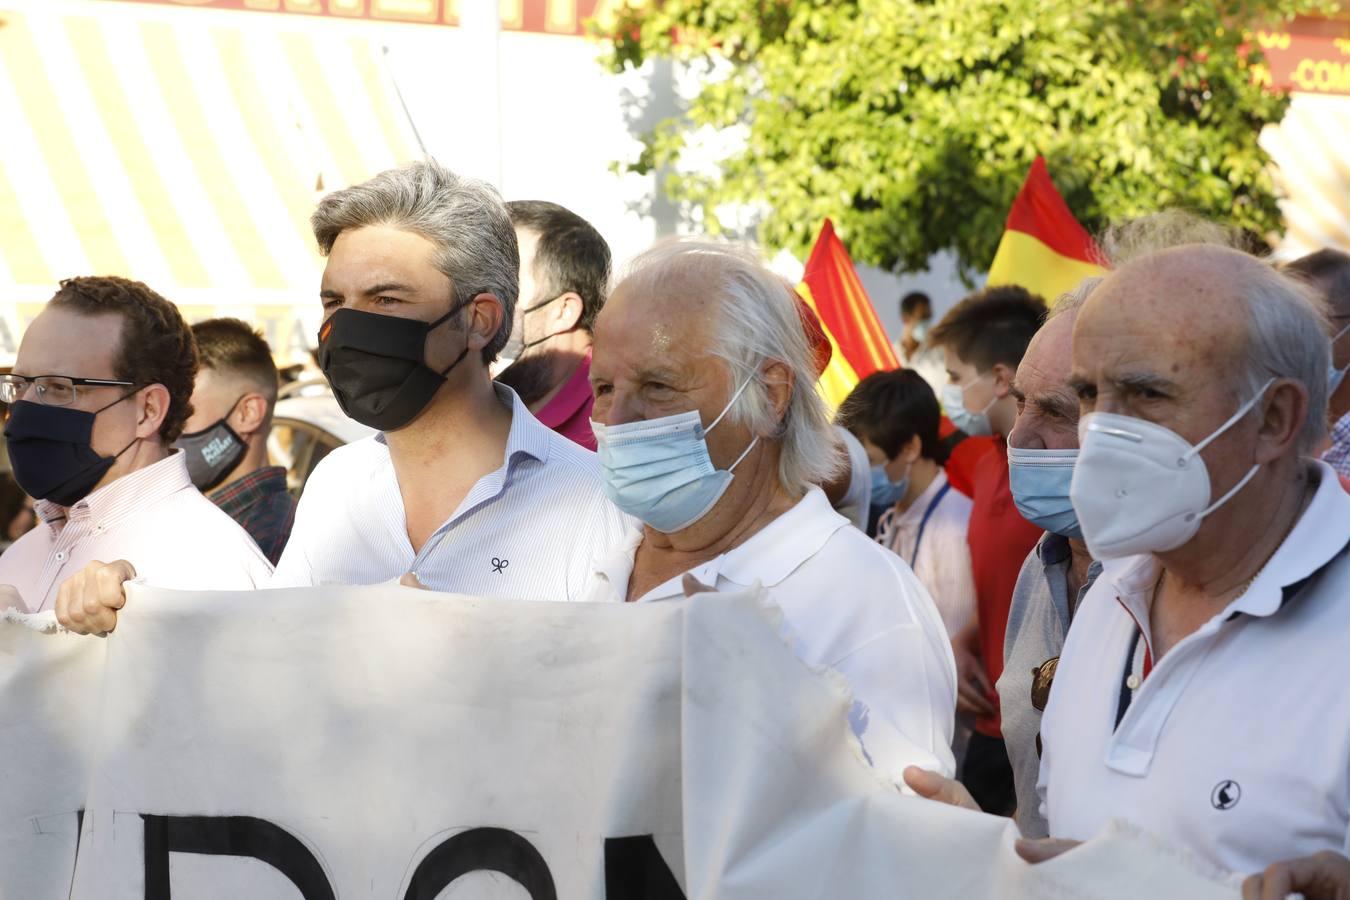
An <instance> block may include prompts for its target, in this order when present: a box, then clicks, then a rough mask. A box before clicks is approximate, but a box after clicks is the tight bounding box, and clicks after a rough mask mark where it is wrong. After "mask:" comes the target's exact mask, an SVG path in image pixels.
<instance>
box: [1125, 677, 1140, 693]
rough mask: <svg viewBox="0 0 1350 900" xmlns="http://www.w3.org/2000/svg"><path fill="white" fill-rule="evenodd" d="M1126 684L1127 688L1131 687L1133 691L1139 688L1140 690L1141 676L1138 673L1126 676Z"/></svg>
mask: <svg viewBox="0 0 1350 900" xmlns="http://www.w3.org/2000/svg"><path fill="white" fill-rule="evenodd" d="M1125 686H1126V687H1127V688H1129V689H1130V690H1132V691H1137V690H1139V676H1138V675H1131V676H1130V677H1129V678H1126V679H1125Z"/></svg>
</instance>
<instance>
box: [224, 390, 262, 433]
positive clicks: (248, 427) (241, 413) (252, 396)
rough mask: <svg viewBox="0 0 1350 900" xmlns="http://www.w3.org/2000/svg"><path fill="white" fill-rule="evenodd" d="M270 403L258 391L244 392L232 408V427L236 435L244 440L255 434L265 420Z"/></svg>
mask: <svg viewBox="0 0 1350 900" xmlns="http://www.w3.org/2000/svg"><path fill="white" fill-rule="evenodd" d="M270 406H271V403H270V402H269V401H268V399H267V398H266V397H264V396H263V395H262V394H258V393H249V394H245V395H244V396H243V397H241V398H239V405H238V406H236V407H235V408H234V415H233V416H231V418H233V419H234V424H233V426H232V427H233V428H234V430H235V432H237V433H238V435H239V436H240V437H242V438H244V439H245V440H247V439H248V438H249V437H250V436H252V435H254V434H257V433H258V432H259V431H261V430H262V427H263V425H264V424H266V422H267V411H268V407H270Z"/></svg>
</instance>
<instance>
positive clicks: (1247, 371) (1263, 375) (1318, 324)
mask: <svg viewBox="0 0 1350 900" xmlns="http://www.w3.org/2000/svg"><path fill="white" fill-rule="evenodd" d="M1253 268H1254V269H1256V271H1254V272H1253V274H1252V275H1250V276H1246V275H1244V277H1243V279H1242V287H1241V293H1242V300H1243V302H1245V303H1246V304H1247V313H1248V315H1249V316H1250V319H1249V322H1250V324H1249V326H1248V331H1247V353H1246V361H1245V365H1244V366H1243V371H1242V372H1241V375H1240V377H1241V382H1240V384H1241V386H1242V390H1241V395H1240V396H1241V397H1242V398H1243V399H1244V400H1246V399H1249V398H1251V397H1254V396H1256V394H1258V393H1259V392H1260V391H1261V388H1262V387H1263V386H1264V385H1265V383H1266V382H1267V381H1269V380H1270V379H1271V377H1272V376H1273V377H1277V378H1289V379H1292V380H1294V381H1297V382H1299V383H1300V384H1302V385H1303V386H1304V388H1306V389H1307V391H1308V419H1307V421H1306V422H1304V423H1303V433H1302V434H1301V435H1299V441H1298V450H1299V454H1300V455H1303V456H1307V455H1308V454H1310V453H1312V451H1313V450H1314V449H1315V448H1316V447H1317V445H1318V444H1319V443H1321V441H1322V438H1323V437H1324V436H1325V435H1326V432H1327V404H1328V402H1329V400H1330V397H1329V396H1328V395H1329V388H1330V385H1329V384H1328V383H1327V369H1328V368H1330V367H1331V341H1329V340H1328V339H1327V313H1326V302H1325V301H1324V300H1323V299H1322V298H1321V297H1320V296H1319V295H1318V294H1317V292H1316V291H1314V290H1312V289H1311V288H1310V287H1308V286H1307V285H1305V284H1303V283H1301V282H1299V281H1297V280H1296V279H1294V278H1290V277H1289V276H1288V275H1284V274H1282V273H1280V272H1278V271H1276V270H1275V268H1274V267H1273V266H1270V265H1269V264H1267V263H1265V262H1261V264H1260V267H1259V269H1257V268H1256V267H1253Z"/></svg>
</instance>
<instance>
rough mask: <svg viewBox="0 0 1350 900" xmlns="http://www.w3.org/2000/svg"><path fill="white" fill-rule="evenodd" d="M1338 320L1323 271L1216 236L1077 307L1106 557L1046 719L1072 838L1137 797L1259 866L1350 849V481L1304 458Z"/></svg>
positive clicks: (1164, 820) (1052, 825)
mask: <svg viewBox="0 0 1350 900" xmlns="http://www.w3.org/2000/svg"><path fill="white" fill-rule="evenodd" d="M1325 325H1326V322H1325V318H1324V315H1323V312H1322V309H1321V307H1320V305H1319V304H1318V302H1317V300H1316V299H1315V298H1314V297H1313V295H1312V294H1310V293H1308V292H1307V291H1306V289H1305V288H1303V287H1302V286H1300V285H1299V284H1297V283H1296V282H1294V281H1292V280H1290V279H1288V278H1287V277H1285V276H1283V275H1281V274H1279V273H1278V272H1276V271H1274V270H1273V269H1272V268H1271V267H1270V266H1268V265H1267V264H1265V263H1263V262H1261V261H1259V260H1257V259H1255V258H1253V257H1251V256H1248V255H1246V254H1243V253H1240V252H1237V251H1234V250H1229V249H1226V248H1221V247H1207V246H1186V247H1179V248H1175V249H1171V250H1166V251H1162V252H1159V253H1155V254H1151V255H1148V256H1145V257H1142V258H1140V259H1137V260H1135V261H1133V262H1131V263H1129V264H1127V265H1125V266H1123V267H1122V268H1120V269H1119V270H1117V271H1116V272H1115V273H1113V274H1112V275H1110V276H1108V277H1107V278H1106V280H1105V281H1104V282H1103V283H1102V285H1101V286H1100V287H1098V288H1097V289H1096V290H1094V291H1093V292H1092V294H1091V295H1090V296H1089V298H1088V300H1087V302H1086V303H1085V304H1084V306H1083V309H1082V311H1081V312H1080V313H1079V317H1078V321H1077V323H1076V325H1075V328H1074V333H1073V375H1072V378H1071V382H1072V383H1073V385H1074V388H1075V391H1076V393H1077V395H1078V397H1079V401H1080V407H1081V411H1082V413H1083V414H1084V418H1083V420H1082V423H1081V426H1080V431H1081V433H1082V435H1083V438H1082V447H1081V450H1080V453H1079V457H1078V461H1077V464H1076V467H1075V471H1074V475H1073V481H1072V485H1071V488H1070V494H1071V497H1072V501H1073V506H1074V509H1075V512H1076V514H1077V517H1078V520H1079V524H1080V526H1081V528H1082V531H1083V534H1084V537H1085V539H1086V542H1087V546H1088V549H1089V550H1090V551H1091V553H1092V555H1093V557H1094V558H1097V559H1101V560H1106V561H1107V562H1106V568H1105V570H1104V572H1103V573H1102V575H1101V577H1099V578H1098V580H1097V581H1096V583H1095V584H1094V585H1093V586H1092V588H1091V589H1090V590H1089V592H1088V594H1087V596H1086V597H1085V598H1084V600H1083V602H1082V604H1081V606H1080V608H1079V611H1078V614H1077V616H1076V617H1075V620H1074V625H1073V628H1072V629H1071V630H1070V632H1069V635H1068V638H1067V641H1066V643H1065V646H1064V650H1063V653H1062V654H1061V656H1060V661H1059V665H1058V670H1057V672H1056V673H1055V676H1054V690H1053V691H1052V692H1051V693H1050V696H1049V704H1048V706H1047V707H1046V710H1045V716H1044V718H1043V720H1042V723H1041V735H1042V738H1043V743H1044V756H1043V759H1042V764H1041V775H1040V784H1039V793H1040V795H1041V798H1042V800H1043V811H1044V812H1045V813H1046V815H1047V818H1048V820H1049V831H1050V834H1051V835H1052V836H1054V837H1055V838H1060V839H1071V840H1082V839H1086V838H1088V837H1091V836H1093V835H1095V834H1096V833H1098V832H1099V831H1100V830H1101V829H1102V828H1103V827H1104V826H1105V825H1106V823H1107V822H1108V821H1109V820H1111V819H1126V820H1129V821H1130V822H1133V823H1135V824H1136V825H1139V826H1141V827H1143V828H1144V829H1146V830H1148V831H1150V832H1152V833H1154V834H1157V835H1159V836H1161V837H1162V838H1164V839H1167V840H1170V841H1172V842H1174V843H1176V844H1178V845H1181V846H1184V847H1186V848H1188V849H1189V850H1191V851H1192V852H1194V853H1196V854H1198V855H1199V856H1201V857H1203V858H1205V859H1207V860H1209V861H1211V862H1212V863H1214V864H1216V865H1218V866H1221V867H1223V868H1225V869H1228V870H1230V871H1235V872H1248V873H1250V872H1259V871H1262V870H1263V869H1266V867H1267V866H1270V865H1271V864H1274V863H1279V862H1280V861H1281V860H1288V859H1294V858H1299V857H1307V856H1310V855H1313V854H1319V853H1322V852H1324V851H1334V852H1343V851H1344V850H1345V848H1346V845H1347V839H1348V837H1350V769H1348V768H1347V766H1346V760H1347V759H1350V692H1347V691H1346V690H1345V687H1344V686H1345V684H1346V683H1347V682H1350V655H1347V654H1346V653H1345V634H1346V633H1347V631H1350V603H1346V602H1345V600H1346V597H1347V595H1350V552H1348V550H1350V496H1347V495H1346V493H1345V492H1344V491H1343V490H1342V489H1341V486H1340V483H1339V482H1338V480H1337V478H1336V476H1335V473H1334V472H1333V471H1332V469H1331V468H1330V467H1329V466H1327V465H1326V464H1325V463H1321V462H1317V461H1314V460H1311V459H1309V458H1308V456H1307V455H1308V454H1309V453H1310V452H1311V451H1312V450H1313V449H1314V448H1315V447H1316V446H1317V445H1318V443H1319V442H1320V441H1321V440H1322V436H1323V434H1324V433H1325V428H1326V408H1327V378H1326V372H1327V367H1328V363H1329V353H1328V342H1327V340H1326V337H1325ZM1064 846H1065V844H1064V842H1063V841H1060V842H1050V843H1045V842H1028V843H1026V844H1024V845H1023V846H1022V847H1021V848H1020V849H1021V851H1022V852H1023V855H1024V856H1027V857H1028V858H1029V859H1033V860H1038V859H1041V858H1045V857H1046V856H1048V855H1052V854H1053V853H1054V852H1056V851H1058V850H1060V849H1062V848H1063V847H1064ZM1296 869H1297V870H1301V869H1302V864H1301V863H1300V864H1299V865H1297V866H1292V867H1286V868H1284V869H1282V870H1279V869H1278V867H1277V869H1276V870H1272V872H1275V871H1277V870H1278V871H1283V872H1284V873H1285V874H1286V875H1287V874H1288V873H1289V872H1290V871H1293V870H1296ZM1270 883H1271V884H1275V883H1276V880H1275V879H1274V878H1272V879H1271V882H1270ZM1280 883H1287V881H1286V880H1285V878H1284V876H1283V875H1282V876H1281V878H1280ZM1318 896H1322V894H1319V895H1318Z"/></svg>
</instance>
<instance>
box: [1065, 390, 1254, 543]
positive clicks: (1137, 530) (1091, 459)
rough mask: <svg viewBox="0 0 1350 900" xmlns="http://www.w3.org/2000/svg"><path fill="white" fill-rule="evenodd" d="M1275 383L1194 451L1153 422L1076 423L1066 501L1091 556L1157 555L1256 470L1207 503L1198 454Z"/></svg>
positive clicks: (1093, 419)
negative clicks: (1074, 460) (1075, 458)
mask: <svg viewBox="0 0 1350 900" xmlns="http://www.w3.org/2000/svg"><path fill="white" fill-rule="evenodd" d="M1274 383H1275V379H1273V378H1272V379H1270V380H1269V381H1267V382H1266V383H1265V384H1264V385H1263V386H1262V387H1261V390H1259V391H1257V393H1256V396H1254V397H1252V399H1250V400H1248V401H1247V402H1246V403H1244V404H1242V406H1241V407H1240V408H1239V409H1238V411H1237V412H1236V413H1234V414H1233V416H1232V418H1230V419H1229V420H1228V421H1227V422H1225V423H1223V424H1222V425H1220V426H1219V428H1218V429H1217V430H1215V431H1214V433H1213V434H1211V435H1210V436H1209V437H1207V438H1205V439H1204V440H1203V441H1201V442H1200V443H1198V444H1196V445H1195V446H1191V444H1190V443H1189V442H1187V440H1186V439H1185V438H1183V437H1182V436H1181V435H1179V434H1177V433H1176V432H1174V431H1171V430H1169V429H1167V428H1164V427H1162V426H1161V425H1155V424H1153V423H1152V422H1147V421H1145V420H1143V419H1136V418H1134V417H1133V416H1120V415H1116V414H1114V413H1090V414H1088V415H1087V416H1084V417H1083V420H1082V421H1081V422H1080V423H1079V425H1078V437H1079V443H1080V444H1081V447H1082V449H1081V450H1080V451H1079V454H1078V461H1077V463H1076V464H1075V465H1074V471H1073V481H1072V483H1071V484H1070V486H1069V498H1070V499H1071V500H1072V501H1073V508H1074V511H1075V512H1076V513H1077V514H1078V522H1079V525H1080V526H1081V527H1082V530H1083V538H1084V540H1085V541H1087V546H1088V550H1089V551H1090V552H1091V553H1092V557H1093V558H1094V559H1117V558H1119V557H1122V556H1134V555H1136V554H1141V553H1165V552H1167V551H1168V550H1175V549H1176V548H1177V547H1180V546H1182V545H1183V544H1185V543H1186V542H1187V541H1189V540H1190V539H1191V538H1193V537H1195V533H1196V532H1197V531H1199V530H1200V523H1201V522H1203V521H1204V519H1205V517H1206V516H1208V515H1209V514H1210V513H1212V512H1214V511H1215V510H1216V509H1218V508H1219V507H1221V506H1223V505H1224V504H1225V503H1227V502H1228V501H1229V500H1230V499H1232V497H1233V496H1234V495H1235V494H1237V492H1238V491H1240V490H1242V488H1244V487H1246V485H1247V482H1249V481H1251V480H1252V478H1254V477H1255V476H1256V473H1257V470H1259V469H1260V468H1261V467H1260V465H1255V466H1252V467H1251V469H1250V470H1249V471H1248V472H1247V474H1246V475H1245V476H1243V478H1242V479H1241V480H1240V481H1239V482H1238V483H1237V484H1236V485H1234V486H1233V488H1232V490H1230V491H1228V493H1226V494H1224V495H1223V496H1222V497H1220V498H1219V499H1218V500H1217V501H1215V502H1213V503H1211V502H1210V493H1211V486H1210V483H1209V470H1208V469H1206V468H1205V461H1204V460H1202V459H1201V458H1200V451H1201V450H1203V449H1205V448H1206V447H1208V446H1209V445H1210V444H1211V443H1213V442H1214V441H1215V440H1216V439H1217V438H1218V437H1219V436H1220V435H1221V434H1223V433H1224V432H1225V431H1227V430H1228V429H1230V428H1232V427H1233V425H1235V424H1237V422H1238V421H1240V420H1241V419H1242V417H1243V416H1245V415H1247V413H1248V412H1250V411H1251V409H1252V407H1254V406H1255V405H1256V404H1257V403H1258V402H1259V401H1260V400H1261V398H1262V397H1264V396H1265V394H1266V391H1267V390H1269V388H1270V386H1271V385H1272V384H1274Z"/></svg>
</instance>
